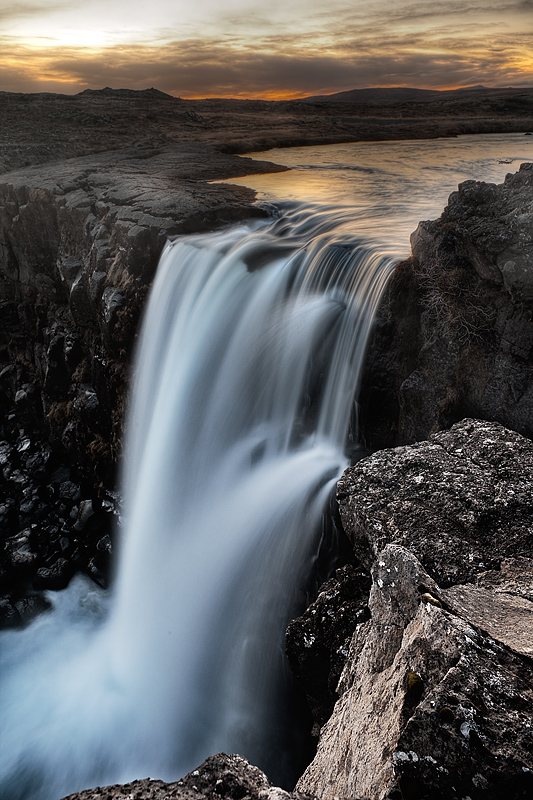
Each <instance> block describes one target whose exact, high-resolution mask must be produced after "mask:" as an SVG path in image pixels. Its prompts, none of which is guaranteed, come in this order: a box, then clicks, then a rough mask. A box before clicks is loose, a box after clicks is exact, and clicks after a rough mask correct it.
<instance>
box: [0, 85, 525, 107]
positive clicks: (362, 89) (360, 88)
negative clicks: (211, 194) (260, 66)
mask: <svg viewBox="0 0 533 800" xmlns="http://www.w3.org/2000/svg"><path fill="white" fill-rule="evenodd" d="M528 89H532V90H533V84H531V85H514V86H509V85H506V86H503V85H502V86H488V85H482V84H470V85H466V86H454V87H451V88H445V89H436V88H434V87H427V86H415V85H404V86H382V85H380V86H357V87H354V88H352V89H343V90H340V91H338V92H330V93H324V94H313V95H311V94H305V95H299V96H295V97H282V98H278V99H275V98H272V97H261V96H258V97H247V96H245V95H243V96H240V97H235V96H231V95H215V96H211V95H206V96H198V97H193V96H191V97H184V96H182V95H178V94H174V93H172V92H168V91H165V90H164V89H160V88H158V87H157V86H144V87H131V86H94V87H85V88H84V89H80V90H79V91H71V92H68V91H61V92H59V91H58V92H50V91H33V92H18V91H11V90H5V89H1V88H0V94H25V95H30V96H31V95H59V96H63V97H78V96H79V95H83V94H85V93H87V92H94V93H97V92H106V91H110V92H138V93H142V92H150V91H154V92H159V93H160V94H164V95H166V96H167V97H172V98H174V99H176V100H183V101H187V102H202V101H207V100H228V101H237V102H268V103H275V102H290V101H291V100H293V101H298V100H308V99H313V98H315V97H317V98H318V97H334V96H336V95H337V94H338V95H342V94H351V93H356V92H372V91H374V92H378V91H394V90H398V91H402V90H412V91H420V92H433V93H438V94H447V93H448V94H449V93H453V92H461V91H464V92H467V91H479V92H482V91H523V90H528Z"/></svg>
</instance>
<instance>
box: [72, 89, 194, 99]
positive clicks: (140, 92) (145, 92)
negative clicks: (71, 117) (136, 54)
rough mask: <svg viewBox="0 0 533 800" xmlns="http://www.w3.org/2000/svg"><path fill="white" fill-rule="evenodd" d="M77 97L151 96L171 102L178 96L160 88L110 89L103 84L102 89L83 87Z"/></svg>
mask: <svg viewBox="0 0 533 800" xmlns="http://www.w3.org/2000/svg"><path fill="white" fill-rule="evenodd" d="M77 96H78V97H110V98H112V97H116V98H117V99H118V98H121V97H132V98H133V97H135V98H138V97H146V98H153V99H154V100H156V99H157V100H172V101H173V102H174V101H176V100H179V99H180V98H179V97H174V95H171V94H167V93H166V92H162V91H161V90H160V89H154V88H153V87H152V88H151V89H112V88H111V87H110V86H105V87H104V88H103V89H84V90H83V91H82V92H78V95H77Z"/></svg>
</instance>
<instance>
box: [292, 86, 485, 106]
mask: <svg viewBox="0 0 533 800" xmlns="http://www.w3.org/2000/svg"><path fill="white" fill-rule="evenodd" d="M490 91H494V90H491V89H488V88H487V87H486V86H468V87H466V88H464V89H450V90H446V91H442V90H439V89H414V88H411V87H402V86H399V87H393V88H379V87H377V88H369V89H351V90H349V91H346V92H336V93H335V94H321V95H314V96H312V97H305V98H303V100H302V101H301V102H303V103H363V104H365V105H374V104H375V105H387V104H391V105H394V104H396V103H425V102H427V101H428V100H435V99H440V98H445V97H450V96H451V95H460V94H464V93H467V92H480V93H481V92H490Z"/></svg>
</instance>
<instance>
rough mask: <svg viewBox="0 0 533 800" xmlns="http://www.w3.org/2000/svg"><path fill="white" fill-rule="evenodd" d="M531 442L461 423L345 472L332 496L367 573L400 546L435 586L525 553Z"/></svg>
mask: <svg viewBox="0 0 533 800" xmlns="http://www.w3.org/2000/svg"><path fill="white" fill-rule="evenodd" d="M532 483H533V443H532V442H531V441H529V440H528V439H525V438H524V437H522V436H520V435H519V434H518V433H514V432H513V431H510V430H507V429H506V428H503V427H502V426H501V425H498V424H497V423H493V422H482V421H476V420H463V421H462V422H460V423H458V424H456V425H454V426H453V427H452V428H451V430H449V431H441V432H440V433H437V434H434V435H433V436H431V437H430V439H429V440H428V441H423V442H418V443H417V444H414V445H409V446H405V447H399V448H396V449H392V450H382V451H379V452H377V453H375V454H374V455H372V456H370V457H368V458H366V459H363V460H362V461H360V462H359V463H358V464H356V465H355V466H354V467H351V468H350V469H348V470H347V471H346V472H345V473H344V475H343V477H342V478H341V480H340V481H339V483H338V488H337V496H338V501H339V510H340V515H341V519H342V523H343V526H344V530H345V532H346V534H347V536H348V538H349V539H350V541H351V542H352V545H353V547H354V550H355V552H356V553H357V555H358V556H359V557H360V558H361V559H362V561H363V563H364V564H365V565H366V566H367V567H368V566H370V564H371V563H372V562H373V560H374V559H375V557H376V556H377V554H378V553H379V552H380V550H381V549H382V548H383V547H384V546H385V545H386V544H390V543H394V544H401V545H404V546H405V547H407V548H408V549H409V550H410V551H411V552H412V553H414V554H415V555H416V557H417V558H419V559H420V561H421V562H422V564H423V565H424V567H425V569H426V570H427V571H428V572H429V573H430V574H431V575H432V576H433V577H434V578H435V579H436V580H438V581H439V583H440V584H441V585H443V586H449V585H451V584H454V583H462V582H465V581H471V580H473V578H474V576H475V575H476V574H478V573H481V572H485V571H487V570H490V569H499V567H500V565H501V563H502V561H503V560H504V559H507V558H511V557H512V558H518V557H520V556H530V554H531V552H532V551H533V528H532V526H531V519H532V518H533V496H532V494H531V485H532Z"/></svg>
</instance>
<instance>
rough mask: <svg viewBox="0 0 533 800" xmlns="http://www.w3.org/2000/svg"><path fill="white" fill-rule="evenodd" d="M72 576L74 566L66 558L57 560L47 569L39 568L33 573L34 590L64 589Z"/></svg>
mask: <svg viewBox="0 0 533 800" xmlns="http://www.w3.org/2000/svg"><path fill="white" fill-rule="evenodd" d="M73 574H74V565H73V564H72V563H71V562H70V561H67V559H66V558H58V559H57V561H54V563H53V564H51V565H50V566H47V567H40V568H39V569H38V570H37V572H36V573H35V577H34V579H33V586H34V587H35V589H54V590H56V591H58V590H59V589H65V588H66V587H67V586H68V584H69V582H70V579H71V578H72V576H73Z"/></svg>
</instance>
